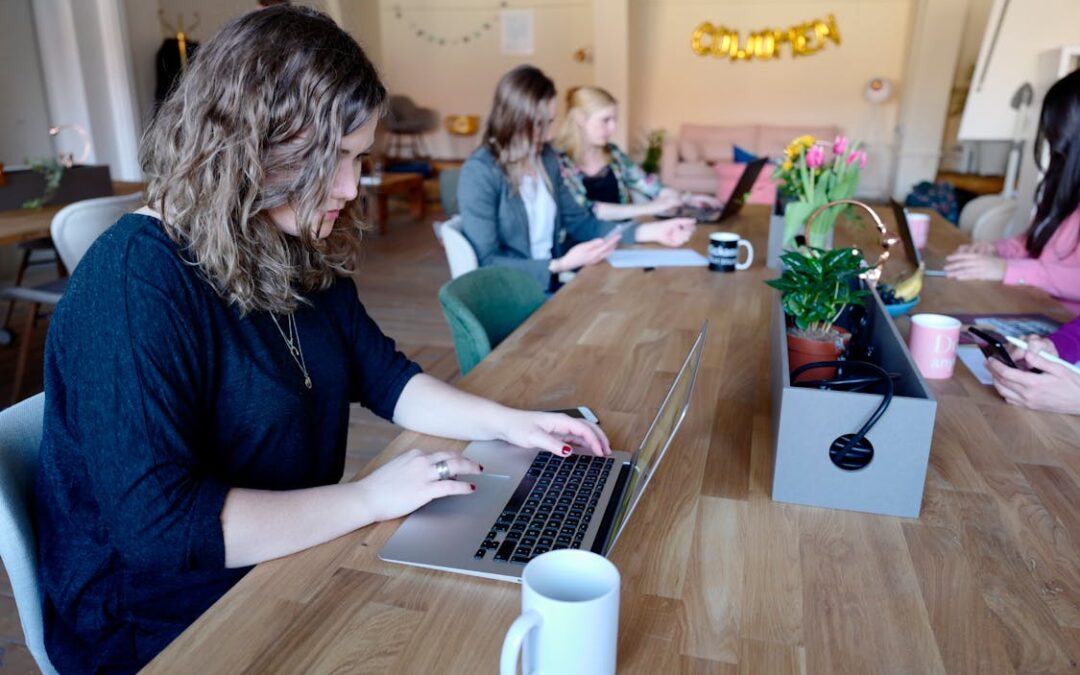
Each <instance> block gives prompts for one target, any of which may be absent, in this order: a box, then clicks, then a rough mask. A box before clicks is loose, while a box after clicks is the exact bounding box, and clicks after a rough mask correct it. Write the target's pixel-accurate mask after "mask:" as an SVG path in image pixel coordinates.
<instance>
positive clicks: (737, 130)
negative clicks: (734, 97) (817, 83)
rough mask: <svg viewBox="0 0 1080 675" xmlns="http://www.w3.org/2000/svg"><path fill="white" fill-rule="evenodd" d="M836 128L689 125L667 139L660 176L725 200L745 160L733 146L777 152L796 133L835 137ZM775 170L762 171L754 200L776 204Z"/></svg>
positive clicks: (774, 154) (668, 183)
mask: <svg viewBox="0 0 1080 675" xmlns="http://www.w3.org/2000/svg"><path fill="white" fill-rule="evenodd" d="M837 133H839V131H838V129H837V128H836V127H784V126H769V125H751V124H748V125H741V126H712V125H705V124H684V125H682V128H680V129H679V135H678V137H676V138H668V139H667V140H665V141H664V152H663V154H662V155H661V158H660V180H661V181H662V182H663V184H664V185H665V186H667V187H672V188H675V189H676V190H687V191H690V192H702V193H708V194H716V195H717V197H719V198H720V199H724V200H726V199H728V198H729V197H730V196H731V190H732V189H733V188H734V186H735V181H737V180H738V178H739V175H741V173H742V167H741V165H738V166H736V165H735V162H734V146H736V145H737V146H739V147H740V148H742V149H743V150H746V151H747V152H751V153H753V154H755V155H757V156H759V157H762V156H767V157H777V156H779V155H780V154H781V153H782V152H783V151H784V148H786V147H787V144H788V143H790V142H791V140H792V139H793V138H796V137H798V136H802V135H803V134H810V135H812V136H815V137H817V138H821V139H827V140H828V141H829V142H832V139H833V138H834V137H835V136H836V135H837ZM771 175H772V169H771V168H766V169H765V170H764V171H762V173H761V177H759V178H758V180H757V182H756V183H755V184H754V188H753V189H752V190H751V192H750V202H751V203H766V204H768V203H772V201H773V199H774V198H775V195H776V186H775V185H773V184H772V180H771V179H770V176H771Z"/></svg>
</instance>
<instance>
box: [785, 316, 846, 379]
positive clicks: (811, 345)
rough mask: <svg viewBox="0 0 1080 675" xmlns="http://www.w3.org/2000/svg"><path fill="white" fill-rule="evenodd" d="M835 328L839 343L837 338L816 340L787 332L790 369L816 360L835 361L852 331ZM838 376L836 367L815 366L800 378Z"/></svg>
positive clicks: (792, 369) (791, 370) (829, 377)
mask: <svg viewBox="0 0 1080 675" xmlns="http://www.w3.org/2000/svg"><path fill="white" fill-rule="evenodd" d="M833 330H834V331H836V332H837V333H838V334H839V344H838V341H837V340H836V339H832V340H814V339H811V338H805V337H800V336H797V335H792V334H791V333H790V332H788V334H787V346H788V371H789V372H793V371H794V370H795V369H796V368H798V367H800V366H804V365H806V364H807V363H813V362H815V361H835V360H836V358H837V357H838V356H840V352H841V351H843V347H844V345H846V344H847V341H848V340H850V339H851V333H849V332H848V331H847V330H845V329H843V328H840V327H838V326H834V327H833ZM835 376H836V368H814V369H813V370H808V371H805V372H804V373H803V374H802V375H800V376H799V379H800V380H828V379H831V378H833V377H835Z"/></svg>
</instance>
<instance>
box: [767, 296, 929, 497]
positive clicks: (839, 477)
mask: <svg viewBox="0 0 1080 675" xmlns="http://www.w3.org/2000/svg"><path fill="white" fill-rule="evenodd" d="M868 309H869V310H870V313H871V315H872V326H873V330H872V337H871V340H870V344H871V346H872V348H873V350H874V354H875V362H876V364H877V365H879V366H881V367H882V368H884V369H885V370H886V371H888V372H890V373H899V374H900V379H899V380H898V381H897V382H896V383H895V387H896V389H895V393H894V396H893V399H892V403H891V404H890V406H889V408H888V410H886V412H885V414H884V415H883V416H882V417H881V419H879V420H878V422H877V424H876V425H874V427H873V428H872V429H871V430H870V432H869V433H868V434H867V439H868V440H869V441H870V443H871V444H872V446H873V456H872V458H871V460H870V461H869V463H867V464H866V466H864V467H863V468H861V469H857V470H854V471H849V470H845V469H841V468H839V467H838V466H836V465H835V464H833V462H832V459H831V458H830V456H829V448H830V447H831V446H832V443H833V441H834V440H835V439H837V438H838V437H840V436H842V435H844V434H853V433H855V432H856V431H858V430H859V429H860V428H861V427H862V426H863V423H864V422H866V420H867V419H868V418H869V417H870V415H871V414H872V413H873V412H874V410H875V409H876V408H877V406H878V404H879V403H880V402H881V398H882V397H881V395H879V394H867V393H857V392H843V391H822V390H818V389H807V388H803V387H792V386H791V378H790V376H789V372H788V356H787V338H786V336H787V327H786V322H785V320H784V310H783V308H781V306H780V301H779V295H777V296H776V299H775V300H774V302H773V320H772V326H771V328H770V330H771V335H772V338H771V345H770V349H771V355H770V356H771V369H772V401H773V438H774V442H775V463H774V471H773V487H772V498H773V499H774V500H776V501H781V502H790V503H793V504H805V505H808V506H824V507H828V508H833V509H846V510H850V511H865V512H868V513H880V514H884V515H890V516H903V517H907V518H917V517H918V516H919V509H920V507H921V505H922V495H923V486H924V484H925V482H926V466H927V462H928V460H929V458H930V442H931V439H932V438H933V434H934V416H935V414H936V412H937V401H936V400H935V399H934V397H933V395H932V394H931V393H930V390H929V389H928V388H927V386H926V382H925V381H924V380H923V378H922V376H921V375H920V374H919V371H918V369H917V368H916V366H915V363H914V361H912V360H911V354H910V353H909V352H908V348H907V345H906V344H905V343H904V341H903V340H902V339H901V337H900V334H899V333H898V332H897V330H896V326H895V325H893V322H892V319H891V318H890V317H889V315H888V313H887V312H886V311H885V308H884V306H882V304H881V301H880V300H879V299H878V297H877V294H871V297H870V298H869V299H868ZM812 375H813V373H808V374H807V375H804V376H803V377H804V378H807V377H808V376H812Z"/></svg>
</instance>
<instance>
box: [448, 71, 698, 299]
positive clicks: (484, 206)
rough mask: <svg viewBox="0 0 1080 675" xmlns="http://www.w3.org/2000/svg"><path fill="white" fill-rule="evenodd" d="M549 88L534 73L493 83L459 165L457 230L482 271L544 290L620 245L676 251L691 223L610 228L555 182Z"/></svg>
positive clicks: (545, 79) (538, 73)
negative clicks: (480, 124)
mask: <svg viewBox="0 0 1080 675" xmlns="http://www.w3.org/2000/svg"><path fill="white" fill-rule="evenodd" d="M555 103H556V102H555V84H554V83H553V82H552V81H551V80H550V79H549V78H548V77H547V76H546V75H544V73H543V72H541V71H540V69H538V68H536V67H534V66H519V67H517V68H515V69H513V70H511V71H510V72H508V73H507V74H506V75H504V76H503V77H502V79H500V80H499V84H498V86H497V87H496V88H495V102H494V105H493V106H492V110H491V115H490V116H489V117H488V121H487V128H486V129H485V131H484V141H483V144H482V145H481V146H480V148H478V149H477V150H476V151H475V152H473V154H472V155H471V156H470V157H469V159H468V160H466V162H465V166H463V167H462V169H461V178H460V180H459V183H458V204H459V206H460V208H461V218H462V231H463V232H464V234H465V236H466V237H467V238H468V240H469V242H470V243H471V244H472V246H473V248H474V249H476V256H477V258H478V259H479V261H480V265H481V266H489V265H505V266H509V267H515V268H517V269H520V270H522V271H524V272H526V273H528V274H530V275H531V276H532V277H533V278H534V279H536V281H537V283H539V284H540V285H541V286H542V287H543V288H545V289H547V290H555V289H556V288H557V287H558V274H559V273H561V272H566V271H571V270H575V269H578V268H580V267H585V266H587V265H594V264H596V263H599V262H601V261H602V260H604V259H605V258H606V257H607V256H608V255H610V254H611V252H612V251H613V250H615V247H616V245H617V244H618V243H619V240H620V237H621V239H622V241H624V242H627V243H633V242H658V243H661V244H665V245H667V246H681V245H682V244H684V243H686V241H687V240H689V238H690V235H691V234H692V233H693V227H694V221H693V219H690V218H673V219H671V220H665V221H660V222H654V223H644V224H641V225H633V226H629V227H626V228H625V229H624V230H623V231H622V232H621V235H619V236H608V235H609V234H610V233H612V232H613V231H614V228H615V227H616V226H615V224H614V223H610V222H605V221H603V220H601V219H598V218H597V217H595V216H594V215H593V214H592V213H591V212H589V211H587V210H585V209H583V208H582V207H581V206H580V205H579V204H578V202H577V201H575V200H574V198H573V196H571V194H570V193H569V191H568V190H567V189H566V186H565V184H564V183H563V181H562V180H561V179H560V177H559V160H558V156H557V154H556V153H555V151H554V150H553V149H552V148H551V146H550V145H548V143H547V139H548V131H549V129H550V128H551V121H552V119H553V118H554V115H555Z"/></svg>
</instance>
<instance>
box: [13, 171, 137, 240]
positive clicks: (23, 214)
mask: <svg viewBox="0 0 1080 675" xmlns="http://www.w3.org/2000/svg"><path fill="white" fill-rule="evenodd" d="M145 187H146V186H145V185H144V184H143V183H127V182H122V181H113V194H114V195H128V194H131V193H132V192H140V191H141V190H142V189H143V188H145ZM63 207H64V205H63V204H54V205H51V206H43V207H41V208H40V209H15V210H13V211H0V246H7V245H8V244H15V243H18V242H20V241H27V240H30V239H40V238H41V237H47V236H49V226H50V225H51V224H52V219H53V216H55V215H56V212H57V211H59V210H60V209H61V208H63Z"/></svg>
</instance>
